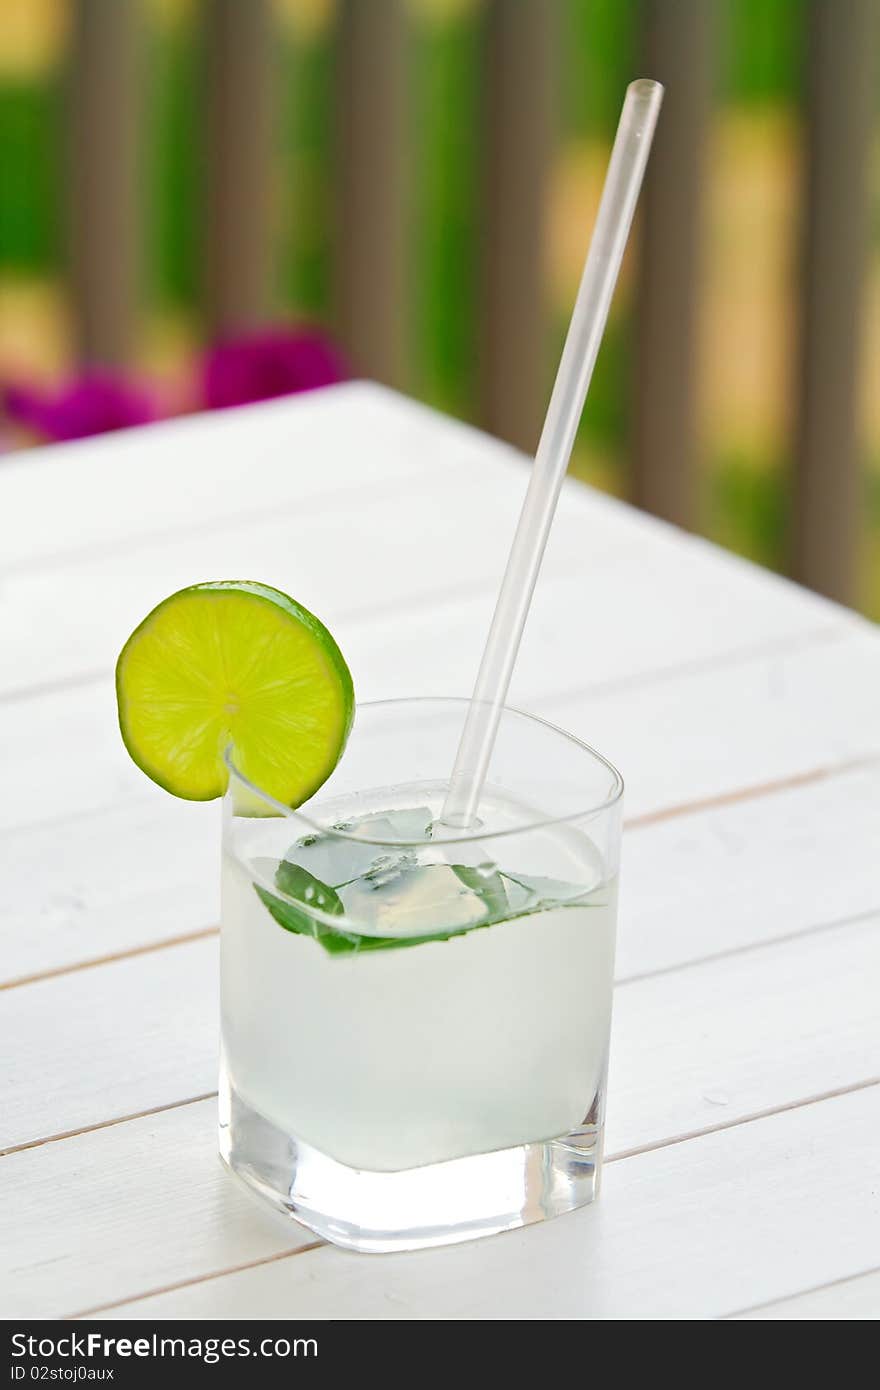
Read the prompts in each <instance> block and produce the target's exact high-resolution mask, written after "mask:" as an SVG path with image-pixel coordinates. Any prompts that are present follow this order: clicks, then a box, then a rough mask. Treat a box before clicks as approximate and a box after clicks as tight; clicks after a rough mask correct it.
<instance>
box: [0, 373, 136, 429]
mask: <svg viewBox="0 0 880 1390" xmlns="http://www.w3.org/2000/svg"><path fill="white" fill-rule="evenodd" d="M3 404H4V406H5V408H6V414H7V416H8V418H9V420H10V421H11V422H12V423H13V424H16V425H20V426H23V427H24V428H25V429H27V430H31V431H32V432H33V433H34V434H36V435H39V436H40V438H42V439H44V440H47V441H50V442H58V441H61V440H64V439H83V438H85V437H86V436H87V435H90V434H106V433H107V432H108V431H110V430H121V429H125V428H126V427H127V426H128V425H144V424H147V423H148V422H149V421H150V420H155V419H156V417H157V414H158V411H157V408H156V404H155V402H154V401H153V399H152V398H151V397H150V396H149V394H148V393H147V392H146V391H144V390H142V389H141V388H140V387H138V386H134V385H132V384H131V383H130V382H128V381H125V380H124V379H123V378H121V377H119V376H116V375H114V374H113V373H111V372H99V371H94V372H87V373H85V374H84V375H83V376H80V377H76V378H75V379H74V380H73V381H71V382H69V383H68V384H67V385H65V386H63V387H61V389H60V390H58V391H45V390H41V389H40V388H39V387H35V386H24V385H19V386H7V387H6V389H5V391H4V392H3Z"/></svg>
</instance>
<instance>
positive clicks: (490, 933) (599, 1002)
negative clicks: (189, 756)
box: [220, 699, 623, 1251]
mask: <svg viewBox="0 0 880 1390" xmlns="http://www.w3.org/2000/svg"><path fill="white" fill-rule="evenodd" d="M466 703H467V702H466V701H464V700H447V699H418V700H391V701H383V702H380V703H376V704H367V705H361V706H359V707H358V711H357V718H356V721H355V727H354V730H353V732H352V735H351V738H350V741H349V745H348V748H347V749H346V752H345V755H344V757H343V758H342V761H341V762H340V764H339V766H338V768H337V769H336V771H335V772H334V773H333V775H332V777H331V778H330V780H329V781H328V782H327V783H326V784H325V785H324V786H323V787H322V788H321V790H320V792H319V793H318V795H317V796H315V797H314V798H312V800H311V801H309V802H308V803H307V804H306V805H304V806H302V807H300V808H299V809H298V810H296V811H291V810H290V809H289V808H286V807H284V806H281V805H279V804H278V803H276V802H274V801H273V800H272V798H271V797H269V796H267V795H266V794H265V793H264V792H262V791H261V790H260V788H259V787H255V786H253V785H252V784H250V783H249V782H248V781H247V780H246V779H245V778H244V777H243V776H242V775H241V773H240V772H239V771H238V770H237V769H236V765H235V755H234V752H233V751H230V753H229V754H228V755H227V761H228V764H229V771H230V779H229V792H228V794H227V797H226V803H225V814H224V867H223V922H222V932H221V943H222V946H221V959H222V984H221V995H222V1037H223V1054H222V1063H221V1081H220V1148H221V1153H222V1155H223V1157H224V1159H225V1160H226V1162H227V1163H228V1164H229V1166H230V1168H232V1169H233V1171H234V1172H235V1173H237V1174H238V1175H239V1177H241V1178H243V1179H244V1181H245V1182H247V1183H248V1184H249V1185H250V1186H251V1187H253V1188H255V1189H256V1190H257V1191H258V1192H260V1193H262V1194H263V1195H264V1196H265V1197H267V1198H269V1199H270V1200H271V1201H272V1202H273V1203H274V1204H275V1205H276V1206H278V1207H280V1208H282V1209H283V1210H285V1211H287V1212H289V1213H291V1214H292V1215H293V1216H295V1217H296V1218H297V1219H298V1220H299V1221H301V1222H303V1223H304V1224H305V1225H306V1226H309V1227H310V1228H311V1229H312V1230H314V1231H316V1232H318V1233H319V1234H320V1235H322V1236H325V1237H327V1238H328V1239H329V1240H332V1241H334V1242H336V1244H338V1245H343V1246H347V1247H348V1248H350V1249H355V1250H371V1251H380V1250H393V1249H413V1248H416V1247H419V1246H425V1245H440V1244H445V1243H447V1242H451V1241H457V1240H465V1239H468V1238H470V1237H473V1236H478V1235H484V1234H489V1233H491V1232H495V1231H501V1230H507V1229H509V1228H511V1227H515V1226H521V1225H525V1224H527V1223H529V1222H533V1221H543V1220H546V1219H547V1218H548V1217H551V1216H556V1215H558V1214H559V1213H561V1212H565V1211H570V1210H572V1209H573V1208H575V1207H579V1206H583V1205H584V1204H585V1203H587V1202H590V1201H591V1200H592V1199H593V1197H594V1195H595V1193H596V1190H597V1184H598V1178H599V1165H600V1161H601V1152H602V1125H603V1112H604V1091H605V1077H606V1070H607V1053H608V1035H609V1026H610V1019H611V995H612V976H613V966H614V939H615V918H616V898H617V868H618V858H619V844H620V823H621V803H622V792H623V784H622V781H621V778H620V776H619V774H618V773H617V772H616V771H615V769H614V768H613V767H612V766H611V765H610V764H609V763H608V762H606V761H605V759H604V758H602V757H600V756H599V754H598V753H595V752H594V751H593V750H592V749H590V748H588V747H586V745H585V744H583V743H581V742H580V741H579V740H578V739H576V738H573V737H572V736H571V735H570V734H566V733H564V732H563V731H562V730H561V729H557V728H554V727H553V726H552V725H550V724H547V723H545V722H544V721H543V720H540V719H536V718H533V717H531V716H529V715H526V714H522V713H519V712H517V711H516V710H511V709H507V710H505V711H504V714H503V717H502V720H501V726H500V730H499V734H498V740H497V744H496V747H495V751H494V754H493V759H492V764H491V767H490V770H489V779H488V781H487V784H486V788H485V793H484V796H483V799H482V801H481V804H480V814H481V817H482V819H481V821H480V822H479V824H477V825H474V826H472V827H471V828H470V829H468V830H467V831H464V830H461V829H452V828H449V827H446V826H445V825H443V824H442V823H441V822H440V819H439V817H440V812H441V808H442V805H443V800H444V796H445V793H446V789H447V785H448V778H449V773H450V769H451V768H452V764H453V760H454V755H455V750H456V746H457V743H458V737H459V734H460V731H461V727H462V723H463V720H464V715H465V710H466Z"/></svg>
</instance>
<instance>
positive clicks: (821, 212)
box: [792, 0, 880, 603]
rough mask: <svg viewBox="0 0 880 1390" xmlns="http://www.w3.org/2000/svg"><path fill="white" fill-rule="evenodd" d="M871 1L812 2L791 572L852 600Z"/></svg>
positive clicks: (872, 63)
mask: <svg viewBox="0 0 880 1390" xmlns="http://www.w3.org/2000/svg"><path fill="white" fill-rule="evenodd" d="M878 17H880V16H878V9H877V5H876V4H875V3H874V0H849V2H848V3H847V4H845V5H841V4H839V3H835V0H811V4H810V6H809V23H808V25H807V34H808V78H807V98H808V100H807V162H806V185H805V210H804V220H803V228H804V242H803V248H802V274H801V297H802V313H801V328H800V376H799V385H798V407H797V431H796V439H795V479H794V482H795V488H794V518H793V555H792V563H793V571H794V574H795V575H796V577H797V578H798V579H800V580H801V582H802V583H805V584H809V585H811V586H812V587H813V588H815V589H819V590H820V591H821V592H822V593H826V594H829V595H831V597H833V598H836V599H839V600H840V601H841V602H843V603H854V602H855V601H856V599H857V594H858V562H859V541H860V516H861V511H862V475H861V458H860V448H859V440H858V429H857V419H856V412H857V397H856V390H857V382H858V377H859V357H860V338H861V334H860V322H861V317H862V315H861V309H862V301H863V297H864V287H865V275H866V270H867V246H868V228H869V221H870V200H869V193H868V162H869V155H870V148H871V138H872V131H873V123H874V94H875V91H876V59H877V45H876V38H877V36H878V32H880V25H878V22H877V21H878Z"/></svg>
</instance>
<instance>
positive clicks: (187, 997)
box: [0, 917, 880, 1154]
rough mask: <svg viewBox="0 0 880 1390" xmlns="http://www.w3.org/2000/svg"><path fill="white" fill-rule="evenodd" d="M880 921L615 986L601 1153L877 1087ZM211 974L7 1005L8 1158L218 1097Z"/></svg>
mask: <svg viewBox="0 0 880 1390" xmlns="http://www.w3.org/2000/svg"><path fill="white" fill-rule="evenodd" d="M878 921H880V919H878V918H876V917H875V918H872V919H868V920H865V921H862V922H856V923H853V924H850V925H847V926H841V927H839V928H835V929H833V930H830V931H827V932H819V933H816V934H815V935H812V936H802V937H800V938H798V939H793V940H789V941H783V942H779V943H775V944H773V945H768V946H765V947H762V948H761V949H759V950H752V951H747V952H742V953H739V954H736V955H731V956H726V957H724V958H721V959H717V960H712V961H708V962H706V963H705V964H700V965H695V966H692V967H690V968H687V969H679V970H673V971H669V972H666V973H663V974H661V975H657V976H653V977H651V978H648V979H643V980H639V981H634V982H632V983H630V984H623V985H621V986H620V987H619V989H618V990H617V993H616V998H615V1012H614V1022H613V1028H612V1046H611V1056H612V1070H611V1079H610V1084H609V1108H608V1128H607V1151H608V1153H609V1154H622V1153H627V1152H629V1151H631V1150H634V1149H637V1148H647V1147H651V1146H654V1145H658V1144H663V1143H668V1142H670V1141H673V1140H677V1139H679V1138H681V1137H682V1136H686V1135H692V1134H697V1133H700V1132H702V1131H705V1130H709V1129H713V1128H717V1127H719V1126H723V1125H729V1124H734V1123H737V1122H739V1121H741V1120H743V1119H745V1118H749V1117H753V1116H755V1115H758V1114H761V1113H763V1112H766V1111H770V1110H773V1109H776V1108H778V1107H780V1106H784V1105H790V1104H794V1103H802V1102H804V1101H805V1100H808V1099H811V1098H814V1097H816V1096H821V1095H823V1094H829V1093H831V1092H833V1091H837V1090H841V1089H844V1088H848V1087H852V1086H855V1085H862V1084H865V1083H867V1082H870V1081H873V1080H876V1079H880V1078H878V1077H877V1070H878V1069H877V1055H878V1043H880V1023H878V1019H877V1010H876V989H875V988H874V979H875V974H876V970H877V969H878V967H880V930H878ZM659 929H662V927H660V926H658V930H659ZM216 960H217V941H216V938H210V939H206V940H202V941H196V942H191V943H188V944H185V945H179V946H169V947H167V948H166V949H164V950H161V951H156V952H154V953H151V954H147V955H142V956H137V957H134V958H132V959H128V960H120V961H113V962H110V963H108V964H104V965H99V966H95V967H93V968H91V969H88V970H81V971H77V972H74V973H72V974H70V975H66V976H59V977H56V978H53V979H47V980H43V981H39V982H38V983H35V984H28V985H21V986H20V987H18V988H16V989H11V990H8V991H6V993H5V998H4V1005H3V1011H2V1024H0V1026H2V1038H3V1042H4V1048H5V1050H6V1055H10V1056H11V1055H14V1056H15V1059H16V1065H15V1068H14V1070H13V1071H12V1074H11V1075H10V1076H8V1077H7V1078H6V1079H5V1081H4V1086H3V1105H2V1108H0V1115H2V1120H0V1149H8V1148H15V1147H18V1146H20V1145H24V1144H29V1143H33V1142H35V1141H38V1140H42V1139H46V1138H47V1137H51V1136H53V1135H57V1134H62V1133H67V1132H69V1131H73V1130H80V1129H83V1128H86V1127H88V1126H90V1125H96V1124H101V1123H105V1122H106V1121H108V1120H115V1119H119V1118H120V1117H123V1116H126V1115H132V1114H137V1113H140V1112H142V1111H145V1110H148V1109H152V1108H156V1107H161V1106H167V1105H171V1104H175V1103H177V1102H180V1101H183V1100H188V1099H192V1098H193V1097H194V1096H199V1095H204V1094H206V1093H208V1092H209V1091H211V1090H212V1089H213V1088H214V1086H215V1085H216V1081H215V1075H216V1049H217V1036H216V1031H217V1003H216V1000H217V985H216ZM58 1018H63V1019H64V1020H65V1051H64V1066H63V1067H59V1060H58V1057H59V1054H58V1037H57V1028H56V1026H55V1024H54V1022H53V1020H56V1019H58ZM697 1044H698V1045H697Z"/></svg>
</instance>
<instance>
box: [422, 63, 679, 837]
mask: <svg viewBox="0 0 880 1390" xmlns="http://www.w3.org/2000/svg"><path fill="white" fill-rule="evenodd" d="M662 100H663V87H662V86H661V84H660V83H659V82H652V81H650V80H649V79H647V78H641V79H639V81H637V82H631V83H630V85H629V87H627V90H626V98H625V100H624V103H623V110H622V111H621V114H620V123H619V125H618V127H617V135H616V136H615V139H614V148H613V150H612V151H611V159H610V161H609V164H608V172H607V174H606V176H605V187H604V189H603V190H602V200H601V202H600V204H599V212H598V216H597V217H596V225H595V228H594V229H593V239H592V241H591V243H590V249H589V252H588V254H587V262H586V265H585V266H584V273H583V276H582V278H581V283H580V288H579V290H578V293H577V299H576V301H575V306H574V312H573V314H572V317H571V323H570V325H569V329H568V336H567V337H566V340H565V347H564V348H563V350H562V358H561V360H560V363H559V370H558V372H557V374H556V381H555V383H554V386H553V393H552V395H551V397H550V405H549V406H548V408H547V418H546V419H545V421H544V428H543V430H542V431H541V439H540V442H539V444H538V451H537V453H536V455H535V462H534V465H533V467H532V473H531V478H530V480H529V486H528V490H527V492H526V497H525V501H524V503H523V508H522V512H521V513H520V518H519V523H518V525H517V528H516V535H515V536H514V539H513V545H512V546H511V550H510V555H509V557H508V561H507V569H506V570H505V573H504V579H503V580H502V583H501V590H500V592H499V594H498V601H497V603H496V605H495V613H494V615H493V618H492V625H491V627H490V629H489V636H488V639H487V641H486V647H485V650H484V652H483V657H482V661H481V663H480V670H479V673H478V675H477V680H476V684H475V686H474V693H473V696H472V698H471V703H470V706H469V708H468V713H467V718H466V719H465V724H464V728H463V730H462V734H461V740H460V742H459V745H458V753H457V754H456V759H455V767H454V768H453V771H452V776H451V779H450V783H449V791H448V792H447V795H446V801H445V803H444V806H443V812H442V815H441V817H440V819H441V821H442V822H443V823H444V824H446V825H449V826H456V827H466V826H469V825H471V824H472V823H473V821H474V819H475V818H476V813H477V807H478V805H479V801H480V794H481V792H482V789H483V783H484V781H485V779H486V772H487V770H488V767H489V762H490V759H491V757H492V749H493V747H494V745H495V736H496V734H497V732H498V723H499V720H500V718H501V710H502V708H503V706H504V701H505V699H506V698H507V691H508V687H509V685H510V677H511V675H512V673H513V667H514V664H515V662H516V657H517V653H518V651H519V645H520V640H521V638H522V633H523V628H524V627H525V621H526V618H527V616H528V611H529V605H530V603H531V601H532V594H533V592H534V588H535V581H536V580H537V578H538V571H539V570H540V568H541V561H542V559H543V557H544V550H545V547H546V545H547V537H548V535H549V533H550V527H551V524H552V522H553V516H554V513H555V511H556V503H557V501H558V499H559V492H560V489H561V487H562V480H563V478H564V477H565V473H566V469H567V468H568V460H569V458H570V456H571V450H572V445H573V444H574V439H575V434H576V432H577V428H578V424H579V422H580V418H581V411H582V410H583V407H584V401H585V399H586V395H587V390H588V388H589V385H590V378H591V377H592V375H593V367H594V365H595V362H596V355H597V353H598V351H599V344H600V343H601V341H602V335H603V333H604V331H605V323H606V320H607V318H608V310H609V308H610V306H611V297H612V295H613V293H614V286H615V284H616V283H617V276H618V272H619V270H620V263H621V260H622V259H623V252H624V248H625V247H626V242H627V238H628V236H629V229H630V225H631V223H632V219H633V213H634V212H635V206H636V201H637V199H638V196H639V189H640V188H641V185H642V178H643V176H644V173H645V166H646V164H647V162H648V154H649V152H650V149H651V141H652V139H653V136H654V127H655V125H656V123H657V116H658V113H659V111H660V103H661V102H662Z"/></svg>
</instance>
